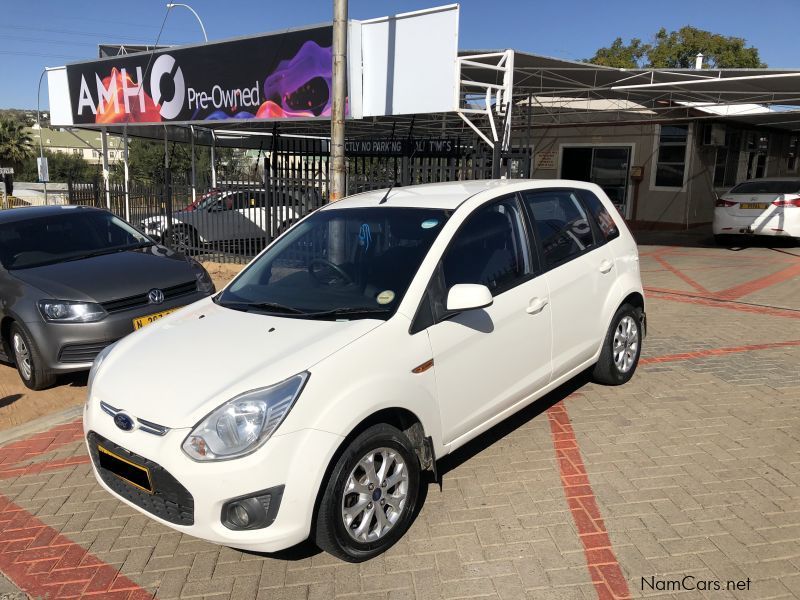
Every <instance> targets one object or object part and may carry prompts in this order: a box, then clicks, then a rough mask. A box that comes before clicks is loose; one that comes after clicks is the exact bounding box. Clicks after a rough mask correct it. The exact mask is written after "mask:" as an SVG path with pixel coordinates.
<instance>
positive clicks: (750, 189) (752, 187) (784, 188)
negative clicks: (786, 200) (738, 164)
mask: <svg viewBox="0 0 800 600" xmlns="http://www.w3.org/2000/svg"><path fill="white" fill-rule="evenodd" d="M798 192H800V181H792V180H787V181H745V182H744V183H740V184H739V185H737V186H736V187H734V188H733V189H732V190H731V191H730V192H728V193H729V194H796V193H798Z"/></svg>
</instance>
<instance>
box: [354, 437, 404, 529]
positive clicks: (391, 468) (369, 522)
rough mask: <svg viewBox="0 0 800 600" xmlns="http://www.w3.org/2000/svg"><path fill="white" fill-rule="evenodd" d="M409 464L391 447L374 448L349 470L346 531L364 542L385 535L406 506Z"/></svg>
mask: <svg viewBox="0 0 800 600" xmlns="http://www.w3.org/2000/svg"><path fill="white" fill-rule="evenodd" d="M408 483H409V478H408V467H407V465H406V464H405V461H404V460H403V457H402V456H400V454H399V453H398V452H397V451H395V450H392V449H391V448H377V449H375V450H371V451H370V452H369V453H367V454H366V455H365V456H363V457H362V458H361V460H359V461H358V463H356V466H355V467H354V468H353V470H352V471H351V472H350V475H349V476H348V478H347V482H346V483H345V487H344V492H343V494H342V505H341V506H342V520H343V522H344V526H345V529H346V530H347V533H348V534H349V535H350V537H352V538H353V539H354V540H355V541H357V542H361V543H368V542H374V541H376V540H379V539H381V538H383V537H384V536H386V534H387V533H389V531H391V530H392V528H393V527H394V526H395V524H396V523H397V521H398V520H399V519H400V516H401V515H402V514H403V509H404V508H405V505H406V498H407V495H408Z"/></svg>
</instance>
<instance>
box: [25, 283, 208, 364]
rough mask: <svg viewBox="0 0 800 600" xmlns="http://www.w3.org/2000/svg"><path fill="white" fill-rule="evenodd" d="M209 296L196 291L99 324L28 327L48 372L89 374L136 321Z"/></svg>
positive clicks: (39, 323) (118, 314) (31, 324)
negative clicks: (81, 372)
mask: <svg viewBox="0 0 800 600" xmlns="http://www.w3.org/2000/svg"><path fill="white" fill-rule="evenodd" d="M207 295H208V294H205V293H203V292H193V293H191V294H186V295H185V296H179V297H177V298H172V299H170V300H167V301H166V302H164V303H162V304H158V305H155V304H148V305H146V306H142V307H138V308H136V309H133V310H124V311H120V312H116V313H112V314H109V315H108V316H107V317H106V318H105V319H103V320H102V321H97V322H96V323H52V322H47V321H44V320H43V319H39V320H37V321H32V322H26V323H25V327H26V328H27V329H28V331H29V332H30V334H31V337H32V338H33V340H34V342H35V343H36V347H37V349H38V350H39V354H40V355H41V356H42V359H43V360H44V363H45V366H46V368H47V369H49V370H51V371H55V372H57V373H69V372H73V371H85V370H87V369H89V368H91V366H92V361H94V358H95V356H97V355H98V354H99V353H100V351H101V350H102V349H103V348H105V347H106V346H108V345H109V344H112V343H114V342H116V341H117V340H118V339H120V338H123V337H125V336H126V335H128V334H129V333H131V332H133V319H135V318H138V317H142V316H144V315H149V314H152V313H156V312H162V311H165V310H170V309H173V308H180V307H182V306H186V305H188V304H191V303H193V302H197V301H198V300H202V299H203V298H205V297H206V296H207Z"/></svg>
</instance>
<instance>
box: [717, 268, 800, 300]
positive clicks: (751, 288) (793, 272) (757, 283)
mask: <svg viewBox="0 0 800 600" xmlns="http://www.w3.org/2000/svg"><path fill="white" fill-rule="evenodd" d="M793 277H800V262H796V264H794V265H792V266H791V267H786V268H785V269H781V270H780V271H776V272H775V273H771V274H769V275H765V276H764V277H759V278H758V279H754V280H753V281H748V282H747V283H743V284H741V285H736V286H734V287H732V288H728V289H727V290H723V291H721V292H717V296H719V297H720V298H727V299H731V300H735V299H737V298H741V297H742V296H747V295H748V294H752V293H754V292H758V291H760V290H763V289H764V288H768V287H771V286H773V285H777V284H779V283H783V282H784V281H787V280H789V279H792V278H793Z"/></svg>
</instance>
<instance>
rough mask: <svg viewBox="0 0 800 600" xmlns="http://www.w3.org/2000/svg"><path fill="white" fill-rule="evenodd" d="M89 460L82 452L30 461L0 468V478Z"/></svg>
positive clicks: (44, 470) (35, 473)
mask: <svg viewBox="0 0 800 600" xmlns="http://www.w3.org/2000/svg"><path fill="white" fill-rule="evenodd" d="M89 462H90V461H89V456H88V455H87V454H82V455H80V456H70V457H69V458H60V459H57V460H47V461H42V462H36V463H31V464H29V465H23V466H13V467H5V468H0V480H3V479H11V478H13V477H22V476H23V475H37V474H38V473H46V472H48V471H57V470H58V469H65V468H66V467H72V466H75V465H85V464H88V463H89Z"/></svg>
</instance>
